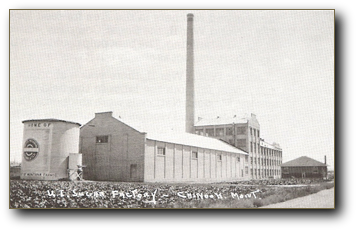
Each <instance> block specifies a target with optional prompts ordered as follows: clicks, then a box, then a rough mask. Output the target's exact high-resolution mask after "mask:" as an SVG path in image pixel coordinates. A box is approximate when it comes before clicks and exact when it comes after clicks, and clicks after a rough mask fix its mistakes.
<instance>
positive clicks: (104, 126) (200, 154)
mask: <svg viewBox="0 0 356 230" xmlns="http://www.w3.org/2000/svg"><path fill="white" fill-rule="evenodd" d="M80 152H81V153H82V154H83V165H85V166H86V167H85V168H84V173H83V174H84V179H88V180H112V181H138V182H140V181H141V182H174V181H179V182H180V181H192V182H214V181H236V180H242V179H248V175H247V174H246V173H245V172H246V171H244V170H245V169H248V166H247V165H248V162H247V161H246V160H245V159H248V154H247V153H246V152H245V151H242V150H240V149H238V148H236V147H234V146H232V145H229V144H227V143H225V142H223V141H220V140H217V139H214V138H210V137H204V136H199V135H195V134H190V133H179V134H163V133H159V134H154V133H150V132H147V133H145V132H141V131H139V130H137V129H135V128H133V127H132V126H129V125H128V124H126V123H124V122H123V121H121V120H120V119H116V118H114V117H113V116H112V112H105V113H96V114H95V118H94V119H92V120H91V121H89V122H88V123H87V124H85V125H84V126H82V127H81V129H80Z"/></svg>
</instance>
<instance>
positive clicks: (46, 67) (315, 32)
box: [10, 10, 335, 169]
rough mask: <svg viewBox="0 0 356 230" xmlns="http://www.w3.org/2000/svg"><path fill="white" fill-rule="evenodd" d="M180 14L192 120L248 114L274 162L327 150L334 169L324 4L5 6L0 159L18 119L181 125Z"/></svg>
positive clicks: (13, 153) (16, 156)
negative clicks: (189, 48)
mask: <svg viewBox="0 0 356 230" xmlns="http://www.w3.org/2000/svg"><path fill="white" fill-rule="evenodd" d="M188 13H193V14H194V55H195V56H194V59H195V62H194V66H195V118H196V120H197V117H203V118H212V117H216V116H220V117H232V116H234V115H235V114H236V115H238V116H241V115H243V114H250V113H254V114H256V115H257V119H258V121H259V123H260V136H261V137H262V138H264V139H265V141H267V142H270V143H273V142H277V143H279V144H280V146H281V147H282V149H283V162H286V161H289V160H292V159H295V158H297V157H300V156H309V157H311V158H313V159H315V160H318V161H321V162H323V161H324V156H325V155H326V157H327V164H328V165H329V168H330V169H333V168H334V91H335V90H334V11H332V10H189V11H188V10H139V11H131V10H127V11H124V10H86V11H85V10H41V11H38V10H37V11H36V10H12V11H10V161H17V162H19V161H21V154H22V141H23V140H22V136H23V124H22V121H23V120H27V119H44V118H56V119H63V120H69V121H74V122H78V123H81V124H85V123H87V122H88V121H89V120H91V119H92V118H94V115H95V113H96V112H105V111H112V112H113V116H114V117H119V116H120V117H121V118H122V119H123V120H124V121H128V122H129V123H130V124H138V125H139V126H141V127H144V129H146V130H147V131H149V130H162V131H165V130H175V131H180V132H184V130H185V127H184V125H185V121H184V119H185V71H186V69H185V68H186V26H187V18H186V15H187V14H188Z"/></svg>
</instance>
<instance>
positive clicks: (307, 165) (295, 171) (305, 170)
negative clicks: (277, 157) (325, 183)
mask: <svg viewBox="0 0 356 230" xmlns="http://www.w3.org/2000/svg"><path fill="white" fill-rule="evenodd" d="M281 170H282V178H291V177H295V178H325V177H326V176H327V165H326V163H321V162H319V161H316V160H314V159H312V158H310V157H307V156H302V157H299V158H297V159H294V160H291V161H288V162H286V163H283V164H282V165H281Z"/></svg>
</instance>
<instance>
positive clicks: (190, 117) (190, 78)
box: [185, 14, 194, 133]
mask: <svg viewBox="0 0 356 230" xmlns="http://www.w3.org/2000/svg"><path fill="white" fill-rule="evenodd" d="M193 18H194V15H193V14H188V15H187V73H186V75H187V79H186V84H187V85H186V102H185V131H186V132H187V133H194V34H193Z"/></svg>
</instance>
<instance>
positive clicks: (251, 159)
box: [251, 157, 253, 165]
mask: <svg viewBox="0 0 356 230" xmlns="http://www.w3.org/2000/svg"><path fill="white" fill-rule="evenodd" d="M252 164H253V158H252V157H251V165H252Z"/></svg>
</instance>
